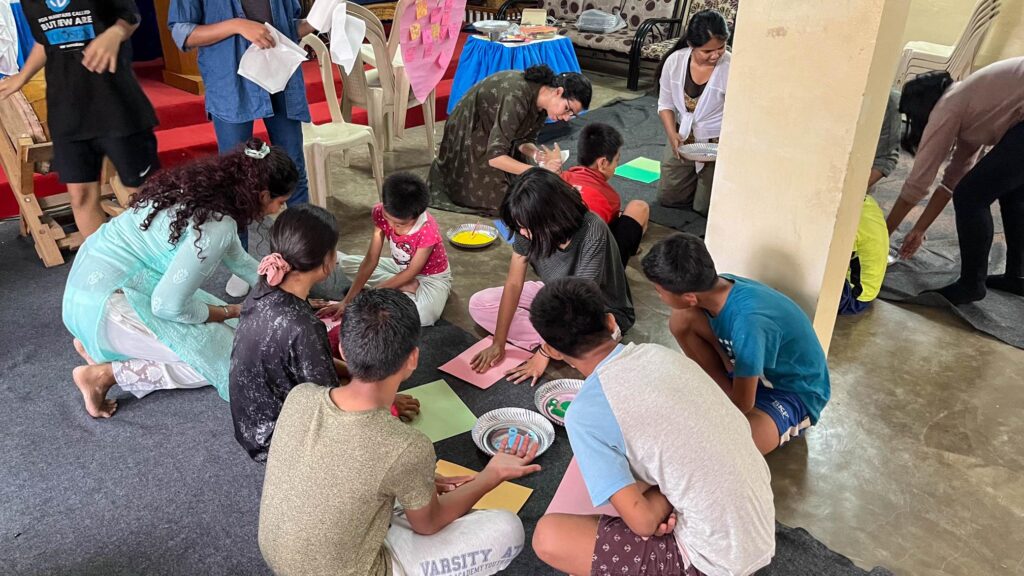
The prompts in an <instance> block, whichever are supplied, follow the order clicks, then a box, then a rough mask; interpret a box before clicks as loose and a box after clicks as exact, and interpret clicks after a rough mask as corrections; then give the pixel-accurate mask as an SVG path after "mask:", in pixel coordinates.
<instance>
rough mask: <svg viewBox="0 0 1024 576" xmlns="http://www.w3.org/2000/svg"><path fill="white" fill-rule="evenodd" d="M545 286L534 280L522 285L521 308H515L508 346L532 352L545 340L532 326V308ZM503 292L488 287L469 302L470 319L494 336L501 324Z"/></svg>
mask: <svg viewBox="0 0 1024 576" xmlns="http://www.w3.org/2000/svg"><path fill="white" fill-rule="evenodd" d="M543 287H544V283H543V282H532V281H531V282H526V283H524V284H523V293H522V294H521V295H520V296H519V305H518V306H516V313H515V315H514V316H513V317H512V324H511V325H510V326H509V329H508V342H509V344H513V345H515V346H518V347H520V348H522V349H524V350H533V349H534V348H537V347H538V346H540V345H541V343H542V342H543V341H544V340H543V339H542V338H541V337H540V334H538V333H537V331H536V330H534V329H533V324H530V305H531V304H533V299H534V298H536V297H537V292H540V289H541V288H543ZM504 291H505V287H504V286H498V287H495V288H487V289H486V290H481V291H479V292H477V293H476V294H473V296H472V298H470V299H469V315H470V317H472V318H473V321H474V322H476V323H477V324H479V325H480V326H481V327H482V328H483V329H484V330H487V331H488V332H490V333H491V334H494V329H495V327H496V326H497V324H498V308H499V307H500V306H501V295H502V293H503V292H504Z"/></svg>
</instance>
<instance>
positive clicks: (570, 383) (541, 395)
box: [533, 378, 583, 426]
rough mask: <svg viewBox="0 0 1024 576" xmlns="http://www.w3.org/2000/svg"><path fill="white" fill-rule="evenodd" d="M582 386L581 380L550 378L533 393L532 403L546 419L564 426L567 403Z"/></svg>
mask: <svg viewBox="0 0 1024 576" xmlns="http://www.w3.org/2000/svg"><path fill="white" fill-rule="evenodd" d="M582 387H583V380H575V379H572V378H562V379H561V380H552V381H551V382H548V383H546V384H544V385H543V386H541V387H540V388H537V392H536V393H535V394H534V395H533V403H534V404H536V405H537V410H539V411H540V413H541V414H543V415H544V416H545V417H546V418H547V419H548V420H551V421H552V422H554V423H555V424H558V425H559V426H565V411H566V410H568V409H569V403H570V402H572V401H573V400H574V399H575V398H576V393H577V392H579V391H580V388H582Z"/></svg>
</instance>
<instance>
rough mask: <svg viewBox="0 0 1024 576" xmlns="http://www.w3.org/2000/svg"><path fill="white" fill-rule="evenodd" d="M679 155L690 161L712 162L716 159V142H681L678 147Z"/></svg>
mask: <svg viewBox="0 0 1024 576" xmlns="http://www.w3.org/2000/svg"><path fill="white" fill-rule="evenodd" d="M679 155H680V156H682V157H683V158H686V159H687V160H689V161H690V162H714V161H715V160H717V159H718V144H716V143H714V142H696V143H694V144H683V145H682V146H680V147H679Z"/></svg>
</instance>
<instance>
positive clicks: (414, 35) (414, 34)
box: [409, 24, 420, 42]
mask: <svg viewBox="0 0 1024 576" xmlns="http://www.w3.org/2000/svg"><path fill="white" fill-rule="evenodd" d="M409 39H410V40H412V41H413V42H415V41H417V40H419V39H420V25H419V24H413V25H412V26H409Z"/></svg>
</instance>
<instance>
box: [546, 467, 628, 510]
mask: <svg viewBox="0 0 1024 576" xmlns="http://www.w3.org/2000/svg"><path fill="white" fill-rule="evenodd" d="M546 514H580V515H587V514H606V515H608V516H618V515H619V513H618V512H616V511H615V508H613V507H612V505H611V504H605V505H604V506H601V507H600V508H594V505H593V504H591V503H590V493H589V492H587V485H586V484H585V483H584V482H583V473H581V472H580V465H579V463H577V462H576V457H575V456H574V457H573V459H572V461H571V462H569V467H568V468H566V469H565V476H563V477H562V483H561V484H559V485H558V490H556V491H555V497H554V498H552V499H551V504H549V505H548V511H547V512H546Z"/></svg>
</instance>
